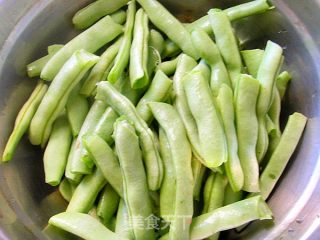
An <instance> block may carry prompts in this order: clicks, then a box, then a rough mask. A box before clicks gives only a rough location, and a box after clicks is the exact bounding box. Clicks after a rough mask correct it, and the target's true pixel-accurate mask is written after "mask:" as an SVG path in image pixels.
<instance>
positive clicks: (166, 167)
mask: <svg viewBox="0 0 320 240" xmlns="http://www.w3.org/2000/svg"><path fill="white" fill-rule="evenodd" d="M159 141H160V153H161V158H162V160H163V172H164V174H163V181H162V185H161V188H160V216H161V217H162V218H163V219H164V220H166V221H170V220H171V219H170V217H171V216H173V215H174V210H175V200H176V173H175V167H174V163H173V160H172V155H171V149H170V145H169V142H168V138H167V136H166V133H165V131H164V130H163V129H162V128H160V129H159Z"/></svg>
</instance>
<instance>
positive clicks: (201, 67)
mask: <svg viewBox="0 0 320 240" xmlns="http://www.w3.org/2000/svg"><path fill="white" fill-rule="evenodd" d="M193 70H194V71H200V72H201V74H202V76H203V77H204V78H205V79H206V80H207V81H208V82H210V78H211V69H210V67H209V65H208V64H207V62H206V61H205V60H204V59H201V60H200V62H199V63H198V65H197V66H196V67H195V68H194V69H193Z"/></svg>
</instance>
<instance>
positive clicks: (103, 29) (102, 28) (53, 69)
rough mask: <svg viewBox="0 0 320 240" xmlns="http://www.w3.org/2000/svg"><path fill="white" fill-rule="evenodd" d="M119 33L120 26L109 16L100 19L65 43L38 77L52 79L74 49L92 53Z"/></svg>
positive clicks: (120, 31) (120, 30)
mask: <svg viewBox="0 0 320 240" xmlns="http://www.w3.org/2000/svg"><path fill="white" fill-rule="evenodd" d="M121 33H122V26H121V25H119V24H117V23H115V22H114V21H113V20H112V19H111V18H110V17H109V16H107V17H105V18H103V19H101V20H100V21H99V22H97V23H96V24H95V25H93V26H92V27H90V28H88V29H87V30H86V31H84V32H82V33H80V34H79V35H78V36H76V37H75V38H73V39H72V40H71V41H69V42H68V43H66V45H64V46H63V47H62V48H61V49H60V50H59V51H58V52H57V53H56V54H55V55H54V56H53V57H52V58H51V59H50V60H49V61H48V63H47V64H46V65H45V66H44V68H43V69H42V71H41V75H40V77H41V78H42V79H44V80H47V81H51V80H53V79H54V78H55V76H56V75H57V74H58V72H59V71H60V68H62V66H63V65H64V64H65V62H66V61H67V60H68V59H69V58H70V57H71V56H72V54H73V53H74V52H75V51H77V50H79V49H83V50H85V51H87V52H89V53H94V52H95V51H97V50H98V49H99V48H101V47H102V46H104V45H105V44H107V43H108V42H110V41H112V40H113V39H115V38H116V37H117V36H118V35H120V34H121Z"/></svg>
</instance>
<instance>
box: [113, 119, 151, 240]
mask: <svg viewBox="0 0 320 240" xmlns="http://www.w3.org/2000/svg"><path fill="white" fill-rule="evenodd" d="M113 136H114V140H115V146H116V151H117V155H118V158H119V162H120V166H121V171H122V174H123V189H124V200H125V203H126V206H127V207H128V214H129V221H130V222H131V224H132V225H131V226H132V232H133V235H134V237H135V239H142V240H143V239H146V240H149V239H150V240H151V239H155V235H154V231H153V229H150V228H147V227H146V226H143V227H141V225H138V221H139V217H141V218H142V219H143V221H144V220H145V219H146V218H147V217H149V216H150V215H151V214H152V209H151V202H150V198H149V193H148V185H147V178H146V174H145V170H144V167H143V161H142V152H141V150H140V147H139V139H138V136H137V135H136V133H135V129H134V127H133V126H132V125H131V124H130V123H129V122H128V121H127V120H126V119H124V118H119V119H118V120H117V121H116V123H115V129H114V133H113ZM141 199H143V201H141Z"/></svg>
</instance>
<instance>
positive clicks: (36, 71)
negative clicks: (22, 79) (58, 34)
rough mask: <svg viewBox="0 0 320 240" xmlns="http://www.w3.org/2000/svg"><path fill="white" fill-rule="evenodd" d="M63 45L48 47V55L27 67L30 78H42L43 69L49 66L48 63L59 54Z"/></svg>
mask: <svg viewBox="0 0 320 240" xmlns="http://www.w3.org/2000/svg"><path fill="white" fill-rule="evenodd" d="M62 47H63V45H61V44H54V45H51V46H49V47H48V55H46V56H44V57H41V58H39V59H37V60H35V61H33V62H31V63H29V64H28V65H27V74H28V77H30V78H32V77H37V76H40V74H41V71H42V69H43V67H44V66H45V65H46V64H47V62H48V61H49V60H50V59H51V58H52V57H53V55H54V54H55V53H56V52H58V51H59V50H60V49H61V48H62Z"/></svg>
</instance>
